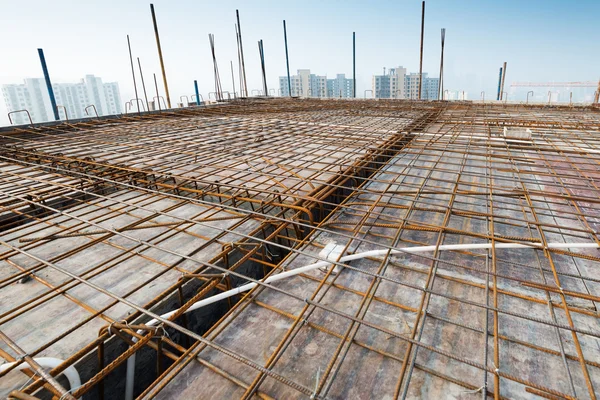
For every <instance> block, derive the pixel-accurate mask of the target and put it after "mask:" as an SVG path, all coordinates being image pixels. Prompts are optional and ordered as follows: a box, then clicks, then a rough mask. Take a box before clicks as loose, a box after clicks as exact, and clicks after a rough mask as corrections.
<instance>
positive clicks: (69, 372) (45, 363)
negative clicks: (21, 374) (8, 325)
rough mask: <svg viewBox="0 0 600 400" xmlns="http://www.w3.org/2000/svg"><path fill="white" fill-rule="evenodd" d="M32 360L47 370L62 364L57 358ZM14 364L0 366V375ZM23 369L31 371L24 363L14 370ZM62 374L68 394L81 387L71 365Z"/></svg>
mask: <svg viewBox="0 0 600 400" xmlns="http://www.w3.org/2000/svg"><path fill="white" fill-rule="evenodd" d="M34 360H35V362H37V363H38V364H40V366H42V367H43V368H49V369H54V368H56V367H58V366H59V365H60V364H62V363H63V362H64V361H63V360H61V359H59V358H53V357H39V358H34ZM15 364H16V362H10V363H6V364H2V365H0V373H2V372H4V371H6V370H7V369H9V368H10V367H12V366H13V365H15ZM23 369H31V366H30V365H29V364H27V363H26V362H23V363H21V364H19V365H17V367H16V368H15V370H16V371H21V370H23ZM62 374H64V375H65V377H66V378H67V380H68V381H69V386H70V387H69V391H70V392H72V391H73V390H75V389H77V388H78V387H79V386H81V379H80V378H79V373H78V372H77V370H76V369H75V367H74V366H72V365H71V366H69V367H68V368H67V369H65V370H64V371H63V372H62Z"/></svg>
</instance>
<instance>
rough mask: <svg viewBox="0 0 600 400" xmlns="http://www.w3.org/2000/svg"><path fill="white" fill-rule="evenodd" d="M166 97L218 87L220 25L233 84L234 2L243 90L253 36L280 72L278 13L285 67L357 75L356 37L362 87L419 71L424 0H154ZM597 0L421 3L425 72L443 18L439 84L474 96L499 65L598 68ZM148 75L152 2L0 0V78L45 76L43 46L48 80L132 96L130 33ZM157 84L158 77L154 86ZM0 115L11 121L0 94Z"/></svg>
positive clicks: (535, 72) (551, 73)
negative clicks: (95, 79) (89, 78)
mask: <svg viewBox="0 0 600 400" xmlns="http://www.w3.org/2000/svg"><path fill="white" fill-rule="evenodd" d="M154 4H155V8H156V12H157V18H158V24H159V30H160V34H161V41H162V46H163V53H164V57H165V64H166V69H167V76H168V80H169V86H170V91H171V97H172V99H173V101H175V99H178V98H179V96H180V95H184V94H186V95H191V94H192V93H193V80H194V79H197V80H198V81H199V85H200V91H201V93H203V95H204V96H206V95H207V93H208V92H209V91H213V90H214V89H213V88H214V86H213V73H212V60H211V56H210V48H209V42H208V33H213V34H215V40H216V53H217V59H218V62H219V69H220V74H221V80H222V86H223V89H224V90H231V72H230V66H229V62H230V60H233V61H234V66H235V68H236V85H237V61H236V60H237V58H236V57H237V56H236V40H235V31H234V23H235V10H236V8H237V9H239V10H240V15H241V22H242V33H243V40H244V52H245V55H246V65H247V78H248V89H249V90H251V89H258V88H260V87H261V75H260V62H259V56H258V47H257V41H258V40H259V39H263V40H264V48H265V56H266V69H267V79H268V85H269V88H277V87H278V77H279V76H280V75H284V74H285V52H284V44H283V29H282V20H283V19H286V21H287V24H288V40H289V50H290V68H291V70H292V73H294V72H295V71H296V70H297V69H299V68H310V69H311V71H313V72H314V73H317V74H327V75H328V76H334V75H335V74H336V73H346V76H348V77H350V76H351V75H352V32H353V31H356V35H357V85H358V88H357V91H358V93H360V95H361V96H362V93H363V91H364V90H365V89H370V85H371V76H372V75H373V74H375V73H380V72H381V71H382V68H383V67H384V66H385V67H393V66H398V65H402V66H404V67H407V68H408V69H409V71H412V72H418V68H419V35H420V12H421V1H414V0H410V1H399V0H395V1H383V0H380V1H354V0H346V1H327V0H325V1H323V0H322V1H313V0H308V1H277V0H270V1H229V0H220V1H198V0H194V1H192V0H190V1H165V0H156V1H154ZM599 15H600V1H599V0H593V1H577V2H573V1H550V0H544V1H542V0H528V1H517V0H514V1H513V0H509V1H500V0H496V1H487V0H480V1H475V0H471V1H442V0H429V1H427V2H426V19H425V52H424V71H425V72H429V74H430V76H437V75H438V70H439V53H440V39H439V38H440V28H446V55H445V80H446V84H445V87H446V88H448V89H454V90H466V91H468V92H469V93H470V97H471V98H477V97H478V96H479V92H481V91H482V90H484V91H486V93H489V96H491V94H492V93H493V92H495V87H496V84H497V77H498V68H499V67H500V66H501V65H502V62H504V61H507V62H508V73H507V78H506V79H507V85H508V84H510V82H512V81H529V80H531V81H579V80H597V79H598V78H599V77H600V51H599V50H600V48H599V47H600V34H599V29H598V16H599ZM127 34H129V35H130V36H131V41H132V47H133V52H134V57H135V56H139V57H140V58H141V60H142V66H143V68H144V73H145V79H146V81H147V82H150V81H151V80H152V73H153V72H156V73H157V76H159V77H160V68H159V64H158V57H157V51H156V45H155V40H154V34H153V29H152V21H151V17H150V7H149V2H148V1H138V0H128V1H116V0H104V1H87V0H86V1H81V2H74V1H73V0H53V1H46V0H43V1H42V0H36V1H32V0H24V1H20V2H16V1H14V0H0V38H2V40H1V41H0V55H1V56H0V59H1V62H0V84H4V83H21V82H22V80H23V79H24V78H27V77H41V76H42V72H41V67H40V63H39V60H38V56H37V50H36V49H37V48H38V47H42V48H43V49H44V51H45V54H46V59H47V62H48V66H49V69H50V74H51V77H52V79H53V81H55V82H74V81H77V80H79V79H80V78H82V77H83V76H84V75H86V74H94V75H96V76H100V77H102V78H103V79H104V81H118V82H119V84H120V87H121V94H122V97H123V100H124V101H125V100H128V99H130V98H132V97H134V96H133V85H132V82H131V76H130V65H129V56H128V52H127V41H126V35H127ZM161 92H162V85H161ZM0 103H2V104H0V125H3V124H7V119H6V110H5V107H4V104H3V100H0Z"/></svg>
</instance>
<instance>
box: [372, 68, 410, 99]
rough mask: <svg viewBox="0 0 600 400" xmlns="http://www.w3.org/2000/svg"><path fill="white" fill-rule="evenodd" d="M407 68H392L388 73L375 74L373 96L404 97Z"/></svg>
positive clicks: (385, 97) (384, 97) (379, 97)
mask: <svg viewBox="0 0 600 400" xmlns="http://www.w3.org/2000/svg"><path fill="white" fill-rule="evenodd" d="M405 77H406V68H403V67H397V68H390V69H389V71H388V73H387V74H386V73H385V69H384V71H383V75H373V82H372V90H373V97H375V98H377V99H404V98H405V85H404V79H405Z"/></svg>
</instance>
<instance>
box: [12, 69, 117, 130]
mask: <svg viewBox="0 0 600 400" xmlns="http://www.w3.org/2000/svg"><path fill="white" fill-rule="evenodd" d="M52 89H53V91H54V97H55V98H56V105H57V106H58V109H59V116H60V117H61V119H64V118H65V111H64V110H65V108H66V110H67V114H68V118H69V119H76V118H83V117H85V116H86V113H85V108H86V107H88V106H90V105H92V104H93V105H94V107H95V108H96V111H97V112H98V115H112V114H120V113H121V112H122V106H121V94H120V92H119V84H118V83H116V82H111V83H103V82H102V79H101V78H98V77H96V76H94V75H86V76H85V78H84V79H82V80H81V82H79V83H53V84H52ZM2 96H3V97H4V103H5V104H6V108H7V109H8V111H9V112H10V111H17V110H27V111H29V114H30V115H31V119H32V120H33V122H34V123H37V122H46V121H53V120H54V112H53V110H52V105H51V104H50V95H49V94H48V89H47V88H46V82H45V81H44V79H42V78H30V79H25V81H24V83H23V84H11V85H2ZM63 107H64V108H63ZM88 111H89V113H90V115H95V113H94V111H93V110H92V109H91V108H90V109H89V110H88ZM11 117H12V120H13V123H14V124H28V123H29V118H28V117H27V114H26V113H24V112H22V113H16V114H12V116H11Z"/></svg>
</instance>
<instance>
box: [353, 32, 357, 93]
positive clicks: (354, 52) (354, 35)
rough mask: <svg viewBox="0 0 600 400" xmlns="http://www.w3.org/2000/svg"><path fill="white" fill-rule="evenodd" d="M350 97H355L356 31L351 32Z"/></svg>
mask: <svg viewBox="0 0 600 400" xmlns="http://www.w3.org/2000/svg"><path fill="white" fill-rule="evenodd" d="M352 97H353V98H356V32H352Z"/></svg>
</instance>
